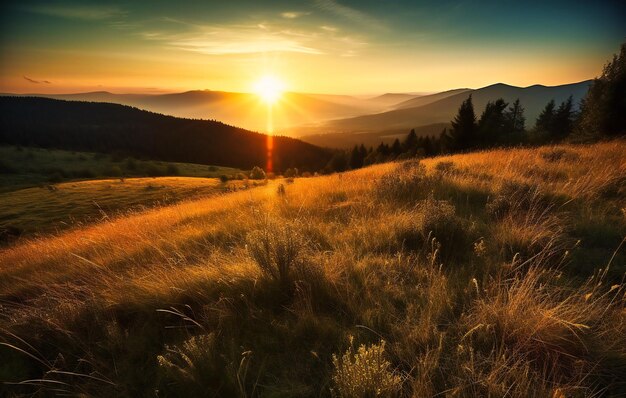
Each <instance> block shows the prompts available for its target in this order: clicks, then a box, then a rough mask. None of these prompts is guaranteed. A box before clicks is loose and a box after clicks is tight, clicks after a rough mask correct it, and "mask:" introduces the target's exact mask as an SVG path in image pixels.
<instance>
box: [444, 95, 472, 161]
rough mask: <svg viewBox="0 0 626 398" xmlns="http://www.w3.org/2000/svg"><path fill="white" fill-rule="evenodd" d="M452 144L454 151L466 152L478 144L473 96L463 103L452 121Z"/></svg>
mask: <svg viewBox="0 0 626 398" xmlns="http://www.w3.org/2000/svg"><path fill="white" fill-rule="evenodd" d="M451 124H452V129H451V130H450V141H451V142H450V144H451V147H452V149H454V150H459V151H462V150H465V149H469V148H471V147H473V146H474V145H475V144H476V114H475V113H474V105H473V104H472V95H471V94H470V96H469V97H468V98H467V99H466V100H465V101H463V103H462V104H461V106H460V107H459V111H458V113H457V115H456V116H455V117H454V120H453V121H452V123H451Z"/></svg>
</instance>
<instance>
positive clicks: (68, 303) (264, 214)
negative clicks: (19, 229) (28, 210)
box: [0, 140, 626, 397]
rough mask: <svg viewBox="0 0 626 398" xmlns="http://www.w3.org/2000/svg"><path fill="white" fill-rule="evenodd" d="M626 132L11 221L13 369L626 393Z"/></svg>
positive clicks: (4, 352) (2, 376)
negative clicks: (67, 218) (125, 210)
mask: <svg viewBox="0 0 626 398" xmlns="http://www.w3.org/2000/svg"><path fill="white" fill-rule="evenodd" d="M625 152H626V142H624V141H623V140H615V141H609V142H604V143H598V144H593V145H588V146H569V145H559V146H550V147H541V148H534V149H511V150H492V151H486V152H478V153H471V154H465V155H453V156H445V157H437V158H430V159H425V160H422V161H417V160H409V161H405V162H395V163H387V164H381V165H376V166H372V167H367V168H363V169H360V170H357V171H353V172H346V173H342V174H334V175H330V176H324V177H315V178H296V179H294V180H286V179H278V180H274V181H269V182H268V183H267V184H266V185H263V186H259V187H256V188H251V189H247V190H241V191H237V192H233V193H226V194H222V195H218V196H214V197H210V198H205V199H194V200H188V201H183V202H181V203H178V204H175V205H170V206H164V207H160V208H156V209H152V210H146V211H142V212H136V213H131V214H128V215H124V216H119V217H117V218H114V219H111V220H108V221H105V222H101V223H96V224H92V225H86V226H84V227H81V228H74V229H72V230H69V231H67V232H63V233H60V234H57V235H50V236H45V237H42V238H38V239H33V240H29V241H21V242H18V243H17V244H14V245H12V246H9V247H6V248H3V249H0V339H1V340H0V341H1V342H2V346H0V357H2V358H3V359H4V360H3V361H1V362H0V380H2V381H8V382H10V383H7V384H4V385H3V386H1V388H2V389H3V390H4V393H5V395H7V396H20V395H22V394H30V393H33V392H39V393H41V394H42V395H47V394H49V395H54V394H61V393H70V394H87V395H94V396H103V397H104V396H132V397H137V396H159V397H164V396H185V397H188V396H209V397H213V396H216V397H230V396H271V397H275V396H281V397H282V396H330V395H335V396H339V397H373V396H389V397H395V396H413V397H427V396H450V397H475V396H485V397H487V396H490V397H501V396H511V397H570V396H581V397H584V396H603V395H606V396H619V395H622V394H626V382H625V380H626V311H625V310H624V304H625V303H626V302H625V297H626V296H625V290H624V285H623V276H624V272H625V271H626V255H625V254H624V253H625V251H624V248H621V249H620V245H621V244H622V242H623V239H624V237H625V236H626V207H625V206H626V203H625V198H626V191H625V186H626V158H625V157H624V153H625ZM13 383H15V384H13Z"/></svg>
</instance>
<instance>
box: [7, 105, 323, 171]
mask: <svg viewBox="0 0 626 398" xmlns="http://www.w3.org/2000/svg"><path fill="white" fill-rule="evenodd" d="M90 95H91V96H92V98H98V99H101V98H103V96H104V97H106V96H107V93H90ZM187 98H188V97H187ZM267 140H268V137H267V136H266V135H263V134H259V133H254V132H251V131H248V130H244V129H241V128H237V127H233V126H229V125H227V124H224V123H221V122H216V121H209V120H191V119H181V118H176V117H172V116H165V115H161V114H157V113H152V112H148V111H143V110H139V109H136V108H132V107H129V106H124V105H118V104H111V103H97V102H83V101H64V100H55V99H49V98H36V97H0V144H12V145H24V146H39V147H49V148H58V149H68V150H86V151H93V152H103V153H111V152H121V153H124V154H127V155H132V156H135V157H142V158H148V159H156V160H164V161H175V162H187V163H200V164H213V165H219V166H231V167H239V168H251V167H253V166H257V165H258V166H265V165H266V161H267V159H266V154H267ZM330 155H331V154H330V152H329V151H327V150H324V149H322V148H319V147H316V146H314V145H311V144H308V143H305V142H302V141H299V140H297V139H293V138H289V137H280V136H276V137H273V165H274V169H276V170H284V169H286V168H288V167H298V168H300V169H304V170H311V171H315V170H319V169H321V168H322V167H324V166H325V165H326V163H327V161H328V159H329V158H330Z"/></svg>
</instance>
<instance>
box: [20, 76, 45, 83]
mask: <svg viewBox="0 0 626 398" xmlns="http://www.w3.org/2000/svg"><path fill="white" fill-rule="evenodd" d="M22 77H23V78H24V80H26V81H28V82H30V83H33V84H52V83H51V82H49V81H48V80H35V79H31V78H30V77H28V76H22Z"/></svg>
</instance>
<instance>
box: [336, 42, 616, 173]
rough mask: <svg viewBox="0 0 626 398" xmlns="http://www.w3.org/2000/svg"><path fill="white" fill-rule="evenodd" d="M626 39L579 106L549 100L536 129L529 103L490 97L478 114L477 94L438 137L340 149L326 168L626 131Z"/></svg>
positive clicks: (570, 101)
mask: <svg viewBox="0 0 626 398" xmlns="http://www.w3.org/2000/svg"><path fill="white" fill-rule="evenodd" d="M625 115H626V43H624V44H622V46H621V49H620V52H619V54H616V55H614V56H613V59H612V60H611V61H610V62H608V63H607V64H606V66H605V67H604V69H603V72H602V75H601V76H599V77H597V78H596V79H594V80H593V82H592V83H591V86H590V87H589V91H588V92H587V95H586V96H585V97H584V98H583V100H582V101H581V103H580V104H579V107H578V108H577V107H575V104H574V102H573V99H572V97H571V96H570V97H569V98H568V99H567V100H565V101H563V102H562V103H560V104H557V103H556V102H555V101H554V100H551V101H549V102H548V103H547V104H546V106H545V107H544V108H543V110H542V111H541V113H540V114H539V116H538V117H537V120H536V121H535V125H534V127H533V128H530V129H527V128H526V117H525V116H524V107H523V104H521V103H520V100H519V99H517V100H515V101H514V102H513V103H510V104H509V103H507V102H506V101H505V100H504V99H503V98H498V99H496V100H494V101H489V102H488V103H487V105H486V106H485V109H484V110H483V111H482V113H481V114H480V116H479V117H477V116H476V112H475V110H474V105H473V102H472V95H471V94H470V95H469V97H468V98H467V99H466V100H465V101H463V103H462V104H461V105H460V107H459V109H458V112H457V114H456V116H455V117H454V119H453V120H452V121H451V122H450V127H449V128H444V129H443V131H442V132H441V133H440V134H439V135H438V136H423V137H418V136H417V134H416V133H415V130H411V131H410V132H409V133H408V135H407V136H406V137H405V138H404V139H403V140H402V141H400V140H399V139H398V138H396V139H395V141H394V142H393V144H391V145H388V144H385V143H382V142H381V143H380V145H378V147H376V148H374V147H370V148H366V147H365V146H364V145H363V144H361V145H356V146H354V148H353V149H352V150H351V151H338V152H336V153H335V154H334V156H333V157H332V158H331V159H330V161H329V162H328V164H327V165H326V168H325V171H326V172H333V171H345V170H348V169H357V168H360V167H363V166H367V165H370V164H375V163H381V162H387V161H392V160H402V159H407V158H412V157H429V156H436V155H440V154H452V153H459V152H466V151H472V150H481V149H489V148H493V147H502V146H514V145H541V144H546V143H555V142H562V141H566V140H567V141H589V140H597V139H602V138H612V137H618V136H622V135H624V134H626V116H625Z"/></svg>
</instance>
